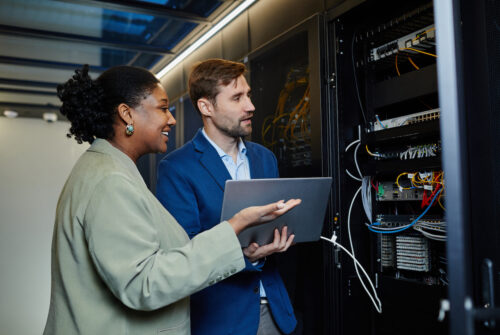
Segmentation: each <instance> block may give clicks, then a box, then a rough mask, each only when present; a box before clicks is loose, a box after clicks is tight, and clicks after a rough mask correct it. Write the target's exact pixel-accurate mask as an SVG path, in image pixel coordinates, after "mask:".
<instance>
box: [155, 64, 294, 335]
mask: <svg viewBox="0 0 500 335" xmlns="http://www.w3.org/2000/svg"><path fill="white" fill-rule="evenodd" d="M245 71H246V68H245V65H243V64H241V63H236V62H231V61H227V60H222V59H209V60H207V61H204V62H201V63H199V64H198V65H196V66H195V67H194V68H193V71H192V73H191V75H190V77H189V94H190V97H191V100H192V101H193V104H194V106H195V108H196V109H197V111H198V112H199V113H200V115H201V117H202V120H203V128H202V129H200V130H199V131H198V133H197V134H196V135H195V136H194V138H193V139H192V140H191V141H189V142H188V143H186V144H185V145H184V146H183V147H182V148H179V149H178V150H176V151H174V152H172V153H171V154H170V155H168V156H167V157H166V158H165V159H163V160H162V161H161V162H160V166H159V170H158V186H157V197H158V199H159V200H160V202H161V203H162V204H163V205H164V206H165V207H166V208H167V209H168V210H169V212H170V213H171V214H172V215H173V216H174V217H175V218H176V219H177V221H178V222H179V223H180V224H181V225H182V226H183V227H184V229H185V230H186V232H187V233H188V235H189V236H190V237H193V236H195V235H196V234H198V233H200V232H202V231H205V230H207V229H210V228H212V227H213V226H214V225H216V224H217V223H218V222H219V219H220V212H221V208H222V199H223V194H224V186H225V182H226V180H228V179H250V178H275V177H278V167H277V161H276V157H275V156H274V155H273V153H272V152H271V151H269V150H268V149H266V148H264V147H263V146H261V145H259V144H256V143H252V142H247V141H244V140H243V138H244V137H245V136H248V135H250V134H251V132H252V116H253V113H254V110H255V107H254V106H253V104H252V101H251V100H250V87H249V86H248V84H247V81H246V79H245V77H244V73H245ZM292 241H293V235H291V236H290V237H289V238H288V239H287V233H286V229H284V230H283V231H282V232H281V234H280V232H278V231H275V236H274V241H273V242H272V243H270V244H268V245H264V246H259V245H257V244H256V243H253V244H251V245H250V246H248V247H247V248H245V249H243V253H244V254H245V256H246V257H245V262H246V268H245V270H244V271H242V272H241V273H239V274H237V275H235V276H233V277H231V278H228V279H226V280H223V281H220V282H218V283H216V284H215V285H213V286H211V287H209V288H207V289H204V290H203V291H201V292H199V293H196V294H195V295H193V296H192V298H191V330H192V334H194V335H211V334H214V335H222V334H237V335H255V334H258V335H261V334H262V335H264V334H270V335H271V334H273V335H274V334H289V333H291V332H292V331H293V330H294V328H295V326H296V323H297V321H296V320H295V316H294V314H293V309H292V306H291V304H290V300H289V298H288V293H287V291H286V289H285V286H284V285H283V282H282V280H281V277H280V275H279V273H278V271H277V269H276V267H275V265H274V264H273V259H272V257H268V258H266V256H269V255H271V254H273V253H276V252H283V251H286V250H287V249H288V248H289V246H290V245H291V243H292Z"/></svg>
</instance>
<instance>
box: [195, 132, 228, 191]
mask: <svg viewBox="0 0 500 335" xmlns="http://www.w3.org/2000/svg"><path fill="white" fill-rule="evenodd" d="M193 144H194V148H195V150H196V151H197V152H199V153H200V163H201V165H202V166H203V167H204V168H205V169H206V170H207V171H208V173H209V174H210V175H211V176H212V177H213V178H214V180H215V182H216V183H217V185H219V187H220V188H221V189H222V191H224V187H225V185H226V180H228V179H231V175H230V174H229V172H228V171H227V169H226V166H225V165H224V163H223V162H222V159H220V157H219V154H218V153H217V151H216V150H215V149H214V147H212V145H211V144H210V143H209V142H208V141H207V139H206V138H205V136H204V135H203V133H202V132H201V129H200V130H198V132H197V133H196V135H195V137H194V138H193Z"/></svg>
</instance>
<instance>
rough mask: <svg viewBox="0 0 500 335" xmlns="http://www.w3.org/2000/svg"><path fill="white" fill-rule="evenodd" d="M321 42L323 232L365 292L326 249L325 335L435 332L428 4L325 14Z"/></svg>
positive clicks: (442, 268) (436, 206) (434, 90)
mask: <svg viewBox="0 0 500 335" xmlns="http://www.w3.org/2000/svg"><path fill="white" fill-rule="evenodd" d="M328 36H329V45H328V46H329V48H328V50H329V51H328V59H329V65H328V74H327V75H328V77H329V81H328V85H329V89H330V98H329V106H328V111H329V113H331V114H332V116H331V118H330V120H329V128H328V129H329V130H328V131H326V132H325V134H324V136H325V141H326V140H327V138H330V139H329V140H330V143H331V145H332V146H331V150H332V151H333V152H335V153H336V158H335V159H334V163H333V164H332V167H331V171H330V173H331V174H332V175H334V176H335V177H336V178H337V179H338V180H339V181H340V183H339V184H338V188H337V189H336V190H335V196H334V197H333V200H332V208H334V209H335V210H334V212H335V213H336V214H337V215H336V216H335V217H333V218H332V220H331V222H332V225H331V229H332V231H333V232H334V233H335V234H336V235H337V236H338V240H339V241H340V243H341V244H342V245H343V246H345V247H346V248H347V249H348V250H349V251H351V252H352V253H353V254H354V255H355V257H356V258H357V260H358V261H359V262H360V263H361V264H362V265H363V266H364V267H365V268H366V270H367V273H368V274H369V276H370V277H371V279H372V281H373V287H372V284H370V283H369V282H368V281H367V280H366V279H365V278H363V279H362V281H361V280H360V279H359V277H361V276H362V270H361V269H360V268H359V267H358V266H356V267H355V266H354V265H353V264H354V262H353V261H352V260H351V259H350V258H349V257H348V256H347V255H346V254H345V253H341V254H338V253H339V252H340V251H339V250H337V249H333V250H332V252H334V253H337V254H336V256H335V257H334V259H335V260H338V261H337V262H334V264H330V265H328V266H329V267H330V268H331V271H332V272H333V274H332V277H333V278H335V280H334V282H333V283H332V288H331V291H330V294H331V295H332V296H336V297H337V298H338V299H339V303H338V304H337V305H334V306H331V307H332V309H334V310H336V314H335V315H336V317H337V318H336V321H335V322H334V323H333V324H332V325H331V327H332V328H331V329H330V330H329V331H327V333H330V334H400V333H405V334H420V333H422V332H426V333H431V334H446V333H447V332H448V319H447V318H442V317H441V321H438V318H439V317H440V315H439V312H440V309H441V306H442V304H444V305H445V304H446V301H447V298H448V297H447V288H448V273H447V255H446V231H447V221H446V219H445V214H444V213H445V210H444V208H445V206H446V200H445V199H446V196H445V194H446V182H445V181H446V176H445V175H444V173H443V167H442V161H441V150H442V145H441V137H440V126H439V120H440V113H441V110H440V108H439V102H438V84H437V70H436V69H437V67H436V58H437V57H436V56H437V55H436V28H435V23H434V8H433V4H432V2H429V1H410V2H404V3H402V2H395V1H382V2H381V1H366V2H365V3H363V4H361V5H359V6H356V7H355V8H353V9H352V10H350V11H348V12H346V13H343V14H342V15H339V16H336V17H334V18H332V19H331V20H330V21H329V23H328ZM367 292H370V293H369V294H368V293H367ZM338 306H342V308H339V307H338ZM380 312H383V313H380ZM360 321H361V322H360Z"/></svg>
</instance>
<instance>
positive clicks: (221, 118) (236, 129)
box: [211, 75, 255, 137]
mask: <svg viewBox="0 0 500 335" xmlns="http://www.w3.org/2000/svg"><path fill="white" fill-rule="evenodd" d="M254 111H255V107H254V105H253V104H252V101H251V100H250V86H248V84H247V81H246V79H245V77H244V76H243V75H241V76H239V77H238V78H236V79H234V80H233V81H232V82H230V83H229V85H227V86H223V85H221V86H219V94H217V96H216V97H215V104H214V105H213V113H212V116H211V119H212V122H213V124H214V126H215V128H216V129H217V130H218V131H219V132H221V133H222V134H223V135H226V136H229V137H244V136H247V135H250V134H251V133H252V120H251V119H252V117H253V113H254Z"/></svg>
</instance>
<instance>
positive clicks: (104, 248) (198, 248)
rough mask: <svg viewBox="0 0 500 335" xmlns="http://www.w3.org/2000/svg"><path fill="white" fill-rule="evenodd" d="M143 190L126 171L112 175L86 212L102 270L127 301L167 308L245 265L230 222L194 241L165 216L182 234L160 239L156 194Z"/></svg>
mask: <svg viewBox="0 0 500 335" xmlns="http://www.w3.org/2000/svg"><path fill="white" fill-rule="evenodd" d="M141 191H142V190H140V189H138V188H137V187H135V186H134V185H133V183H132V182H131V181H130V180H129V179H128V178H127V177H125V176H121V175H112V176H109V177H106V178H104V180H103V181H102V182H100V183H99V185H98V187H97V188H96V190H95V192H94V194H93V195H92V197H91V200H90V202H89V204H88V206H87V209H86V212H85V217H84V229H85V235H86V239H87V243H88V248H89V254H90V257H91V259H92V261H93V263H94V264H95V267H96V270H97V272H98V273H99V275H100V277H101V278H102V280H103V281H104V282H105V283H106V285H107V286H108V287H109V289H110V290H111V291H112V292H113V294H114V295H115V296H116V297H117V298H118V299H119V300H121V301H122V302H123V303H124V304H125V305H126V306H128V307H130V308H133V309H137V310H154V309H157V308H161V307H164V306H166V305H169V304H171V303H173V302H175V301H178V300H180V299H182V298H185V297H187V296H189V295H191V294H192V293H194V292H196V291H199V290H201V289H203V288H205V287H207V286H209V285H211V284H213V283H215V282H217V281H220V280H222V279H224V278H226V277H228V276H230V275H232V274H234V273H236V272H238V271H240V270H241V269H243V268H244V266H245V263H244V261H243V255H242V252H241V248H240V245H239V242H238V239H237V238H236V235H235V234H234V230H233V229H232V228H231V226H230V225H229V223H228V222H223V223H221V224H219V225H217V226H215V227H213V228H212V229H211V230H207V231H205V232H204V233H201V234H199V235H198V236H197V237H196V238H194V239H192V240H191V241H188V240H187V238H186V237H185V235H184V234H183V233H182V234H180V233H179V232H182V231H181V228H180V227H178V228H179V229H178V231H175V230H176V228H177V227H175V225H177V223H176V222H175V221H174V220H173V219H172V221H171V222H163V224H166V225H170V227H171V228H170V229H171V230H172V236H179V237H180V238H179V239H178V240H176V241H175V242H176V243H172V244H175V246H174V245H172V246H169V245H160V240H159V238H158V229H157V228H156V227H157V224H158V222H153V218H154V216H153V215H152V211H153V210H154V208H152V207H151V206H152V203H151V201H150V200H151V199H150V198H148V196H147V195H146V194H143V193H141ZM156 210H157V209H156ZM165 214H166V213H165ZM166 215H167V214H166ZM167 240H170V241H172V239H167Z"/></svg>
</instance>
